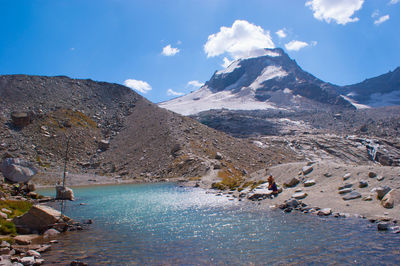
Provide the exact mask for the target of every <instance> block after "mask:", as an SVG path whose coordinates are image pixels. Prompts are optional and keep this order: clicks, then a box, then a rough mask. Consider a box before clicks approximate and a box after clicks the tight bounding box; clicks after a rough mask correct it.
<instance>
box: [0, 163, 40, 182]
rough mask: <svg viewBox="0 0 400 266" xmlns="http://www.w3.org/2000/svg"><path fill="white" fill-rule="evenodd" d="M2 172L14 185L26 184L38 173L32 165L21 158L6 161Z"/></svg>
mask: <svg viewBox="0 0 400 266" xmlns="http://www.w3.org/2000/svg"><path fill="white" fill-rule="evenodd" d="M0 170H1V172H2V173H3V175H4V177H5V178H6V179H7V180H8V181H10V182H13V183H26V182H28V181H29V180H31V179H32V178H33V176H35V175H36V174H37V172H38V171H37V170H36V168H35V167H34V165H33V164H32V163H30V162H27V161H24V160H22V159H19V158H7V159H5V160H4V161H3V163H2V164H1V167H0Z"/></svg>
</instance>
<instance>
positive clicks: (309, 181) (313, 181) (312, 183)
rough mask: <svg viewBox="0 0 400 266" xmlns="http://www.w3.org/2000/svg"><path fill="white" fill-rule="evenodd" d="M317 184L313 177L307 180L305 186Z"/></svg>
mask: <svg viewBox="0 0 400 266" xmlns="http://www.w3.org/2000/svg"><path fill="white" fill-rule="evenodd" d="M314 185H315V180H314V179H311V180H307V181H306V182H304V186H305V187H311V186H314Z"/></svg>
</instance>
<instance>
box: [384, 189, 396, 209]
mask: <svg viewBox="0 0 400 266" xmlns="http://www.w3.org/2000/svg"><path fill="white" fill-rule="evenodd" d="M392 191H393V190H392ZM392 191H390V192H388V193H387V194H386V195H385V196H384V197H383V199H382V201H381V204H382V206H383V207H384V208H386V209H391V208H393V206H394V197H393V196H392Z"/></svg>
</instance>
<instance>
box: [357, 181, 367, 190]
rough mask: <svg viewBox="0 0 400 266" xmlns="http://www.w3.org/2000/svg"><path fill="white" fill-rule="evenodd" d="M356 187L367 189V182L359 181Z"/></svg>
mask: <svg viewBox="0 0 400 266" xmlns="http://www.w3.org/2000/svg"><path fill="white" fill-rule="evenodd" d="M358 187H359V188H365V187H368V182H367V181H365V180H360V182H359V183H358Z"/></svg>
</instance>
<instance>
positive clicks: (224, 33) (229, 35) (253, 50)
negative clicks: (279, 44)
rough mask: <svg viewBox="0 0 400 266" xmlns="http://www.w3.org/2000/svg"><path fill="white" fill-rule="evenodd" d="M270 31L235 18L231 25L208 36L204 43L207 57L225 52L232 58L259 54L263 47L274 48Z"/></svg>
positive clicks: (262, 52) (261, 52) (261, 53)
mask: <svg viewBox="0 0 400 266" xmlns="http://www.w3.org/2000/svg"><path fill="white" fill-rule="evenodd" d="M274 47H275V45H274V43H273V42H272V39H271V36H270V32H269V31H265V30H264V29H263V28H262V27H260V26H256V25H254V24H252V23H249V22H248V21H246V20H236V21H235V22H234V23H233V24H232V27H230V28H229V27H221V28H220V31H219V32H217V33H215V34H212V35H210V36H208V40H207V42H206V44H205V45H204V51H205V53H206V54H207V57H215V56H218V55H221V54H225V53H227V54H228V55H229V56H230V57H232V58H234V59H239V58H248V57H254V56H261V55H263V54H264V48H274Z"/></svg>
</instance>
